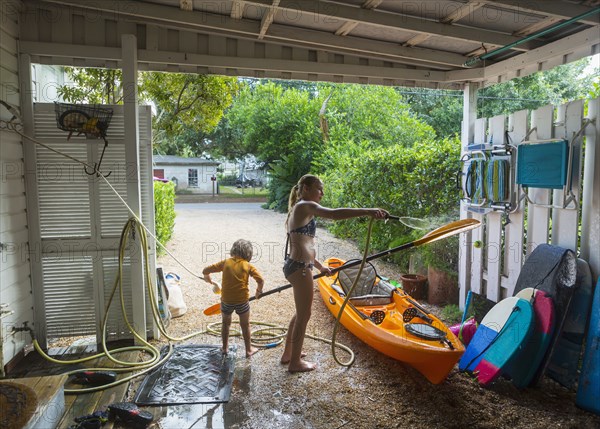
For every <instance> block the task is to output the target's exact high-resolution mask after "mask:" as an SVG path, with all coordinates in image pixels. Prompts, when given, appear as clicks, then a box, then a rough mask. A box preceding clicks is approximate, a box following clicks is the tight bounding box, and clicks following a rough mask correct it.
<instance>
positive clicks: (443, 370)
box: [319, 258, 465, 384]
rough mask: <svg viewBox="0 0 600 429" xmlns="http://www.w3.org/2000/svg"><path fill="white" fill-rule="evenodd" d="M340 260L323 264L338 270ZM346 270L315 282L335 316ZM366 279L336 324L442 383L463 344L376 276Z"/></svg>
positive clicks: (416, 304) (457, 358) (458, 355)
mask: <svg viewBox="0 0 600 429" xmlns="http://www.w3.org/2000/svg"><path fill="white" fill-rule="evenodd" d="M344 262H345V261H343V260H341V259H337V258H330V259H328V260H327V261H326V264H327V265H329V267H331V268H337V267H339V266H341V265H342V264H343V263H344ZM365 269H366V267H365ZM348 270H349V269H348ZM345 271H346V270H340V271H338V272H337V273H336V274H335V275H333V276H330V277H320V278H319V291H320V292H321V297H322V298H323V302H324V303H325V305H326V306H327V308H328V309H329V311H331V314H333V315H334V317H337V316H338V313H339V311H340V308H341V306H342V304H343V302H344V299H345V298H346V293H345V291H348V290H349V289H350V287H349V286H348V281H347V278H346V279H344V278H342V276H343V275H345V274H342V273H344V272H345ZM373 271H374V268H373ZM362 277H363V276H361V279H362ZM342 280H345V281H342ZM371 280H372V281H373V285H372V286H371V285H368V287H370V288H371V289H365V287H360V288H359V287H357V288H355V290H354V291H353V293H352V297H351V298H350V300H349V301H348V304H347V305H346V307H345V308H344V311H343V314H342V317H341V319H340V322H341V324H342V325H343V326H344V327H345V328H346V329H348V330H349V331H350V332H352V333H353V334H354V335H355V336H357V337H358V338H359V339H361V340H362V341H363V342H365V343H367V344H368V345H369V346H371V347H373V348H374V349H375V350H378V351H380V352H381V353H384V354H385V355H387V356H389V357H391V358H394V359H396V360H399V361H401V362H405V363H407V364H409V365H410V366H412V367H413V368H415V369H416V370H417V371H419V372H420V373H421V374H423V375H424V376H425V377H426V378H427V379H428V380H429V381H430V382H432V383H433V384H438V383H441V382H442V381H444V380H445V379H446V377H447V376H448V373H449V372H450V371H451V370H452V368H454V365H455V364H456V363H457V362H458V360H459V359H460V357H461V356H462V354H463V353H464V351H465V349H464V347H463V345H462V343H461V342H460V341H459V340H458V339H457V338H456V336H455V335H454V334H453V333H452V332H451V331H450V330H449V329H448V327H447V326H446V325H444V323H442V322H441V321H440V320H439V319H438V318H437V317H435V316H434V315H433V314H431V313H428V312H427V310H426V309H425V308H424V307H422V306H421V305H420V304H419V303H418V302H417V301H415V300H414V299H413V298H412V297H411V296H410V295H408V294H406V293H404V291H402V289H397V288H396V287H394V286H393V285H391V284H390V283H387V282H386V281H385V280H384V279H382V278H380V277H379V276H376V275H375V274H374V275H373V276H372V277H371V279H369V281H371ZM350 283H351V282H350ZM357 290H358V296H357V294H356V292H357ZM365 291H367V292H368V293H366V294H365Z"/></svg>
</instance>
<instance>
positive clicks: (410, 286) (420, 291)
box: [400, 274, 427, 299]
mask: <svg viewBox="0 0 600 429" xmlns="http://www.w3.org/2000/svg"><path fill="white" fill-rule="evenodd" d="M400 281H401V282H402V289H404V292H406V293H407V294H409V295H410V296H412V297H413V298H414V299H425V297H426V296H427V277H426V276H423V275H421V274H402V275H401V276H400Z"/></svg>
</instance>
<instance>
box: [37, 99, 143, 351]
mask: <svg viewBox="0 0 600 429" xmlns="http://www.w3.org/2000/svg"><path fill="white" fill-rule="evenodd" d="M109 107H111V108H112V109H113V118H112V121H111V124H110V126H109V129H108V133H107V141H108V146H107V147H106V151H105V153H104V157H103V158H102V163H101V165H100V170H101V171H102V172H103V173H104V174H107V173H108V172H109V171H110V172H111V174H110V176H109V177H108V180H109V182H110V183H111V185H112V186H113V187H114V188H115V190H116V191H117V192H118V193H119V194H120V195H121V197H122V198H123V199H124V200H125V201H127V181H128V180H131V177H129V176H128V175H127V172H128V170H127V165H126V162H125V145H124V140H123V108H122V106H109ZM150 115H151V112H150V109H149V108H146V107H144V106H142V107H140V166H139V168H140V180H141V184H140V186H141V196H142V208H141V210H142V219H143V220H144V222H145V224H146V225H147V226H148V228H150V230H151V231H152V232H153V233H154V198H153V194H152V176H151V168H150V167H151V165H150V164H151V159H152V155H151V144H150V142H151V117H150ZM34 116H35V121H34V123H35V124H36V129H35V136H36V138H37V139H39V140H40V141H42V142H43V143H45V144H47V145H48V146H49V147H51V148H53V149H56V150H58V151H60V152H63V153H66V154H68V155H69V156H72V157H73V158H76V159H79V160H81V161H84V162H86V163H87V164H89V165H95V163H99V162H100V156H101V154H102V150H103V147H104V141H103V140H88V139H85V138H84V136H75V135H72V136H71V138H70V139H69V140H68V141H67V137H68V133H67V132H64V131H62V130H59V129H58V128H57V126H56V116H55V113H54V105H53V104H36V105H35V106H34ZM36 154H37V169H36V173H37V188H38V200H39V213H38V215H39V220H40V231H39V234H40V241H41V246H40V247H41V249H42V250H41V252H42V253H41V263H42V276H43V284H42V285H41V288H42V289H43V296H44V307H45V308H44V311H45V314H46V318H45V323H46V326H45V327H44V329H43V330H42V331H43V332H46V333H47V338H48V339H50V338H58V337H70V336H80V335H97V336H98V335H100V333H101V332H100V329H101V323H102V319H103V317H104V314H105V310H106V305H107V303H108V298H109V296H110V293H111V291H112V288H113V286H114V282H115V276H116V273H117V266H118V256H119V251H118V246H119V238H120V235H121V231H122V229H123V227H124V225H125V223H126V222H127V220H128V219H129V217H130V214H129V211H128V210H127V209H126V207H125V206H124V205H123V203H122V201H121V200H120V199H119V198H118V197H117V196H116V195H115V194H114V192H113V190H112V189H110V187H109V186H108V185H107V184H106V182H105V181H104V180H103V179H102V178H99V177H97V176H96V175H91V176H90V175H88V174H86V173H85V172H84V169H83V166H81V164H78V163H77V162H75V161H72V160H69V159H67V158H65V157H64V156H61V155H59V154H56V153H54V152H51V151H49V150H48V149H46V148H43V147H41V146H37V150H36ZM90 172H91V171H90ZM151 243H152V244H151V252H150V256H149V260H150V265H151V274H152V278H153V279H154V277H155V252H154V245H153V241H152V242H151ZM153 283H155V281H154V280H153ZM122 284H123V290H124V301H125V307H126V311H127V317H128V318H129V320H130V321H132V297H131V269H130V262H129V258H125V261H124V268H123V278H122ZM145 299H146V302H147V304H146V307H147V309H148V312H147V313H148V315H151V312H150V308H149V305H148V301H147V299H148V298H147V297H145ZM147 321H148V325H147V328H146V329H147V330H148V329H151V328H152V327H153V322H152V318H151V317H148V318H147ZM107 325H108V339H109V340H115V339H121V338H132V335H131V333H130V332H129V329H128V327H127V326H126V323H125V318H124V316H123V314H122V311H121V304H120V296H119V294H117V295H116V296H115V298H114V299H113V303H112V305H111V307H110V311H109V313H108V319H107ZM97 340H98V341H99V340H100V338H99V337H97Z"/></svg>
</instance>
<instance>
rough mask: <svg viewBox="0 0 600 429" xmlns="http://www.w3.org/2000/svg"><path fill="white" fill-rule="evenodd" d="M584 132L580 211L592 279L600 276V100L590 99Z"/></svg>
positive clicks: (583, 254)
mask: <svg viewBox="0 0 600 429" xmlns="http://www.w3.org/2000/svg"><path fill="white" fill-rule="evenodd" d="M588 118H589V119H592V120H594V119H595V121H596V122H595V123H591V124H589V125H588V126H587V127H586V129H585V136H586V146H585V167H584V176H583V196H582V203H583V205H582V208H581V258H582V259H584V260H586V261H587V262H588V263H589V264H590V268H591V270H592V276H593V278H594V279H597V278H598V276H600V98H596V99H594V100H590V102H589V110H588Z"/></svg>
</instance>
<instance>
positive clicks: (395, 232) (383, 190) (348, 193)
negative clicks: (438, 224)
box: [322, 139, 460, 262]
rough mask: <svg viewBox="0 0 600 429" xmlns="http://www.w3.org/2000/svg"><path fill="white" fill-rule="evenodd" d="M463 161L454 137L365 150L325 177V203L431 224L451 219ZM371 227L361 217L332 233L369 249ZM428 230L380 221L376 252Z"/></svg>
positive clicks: (336, 224) (374, 240) (375, 234)
mask: <svg viewBox="0 0 600 429" xmlns="http://www.w3.org/2000/svg"><path fill="white" fill-rule="evenodd" d="M459 157H460V143H459V142H458V140H454V139H450V140H442V141H433V142H432V141H428V142H416V143H415V144H414V145H413V146H411V147H403V146H400V145H397V146H390V147H383V148H382V147H379V148H374V149H367V148H363V150H361V151H360V154H359V155H357V156H356V155H354V156H347V157H344V158H343V159H342V158H341V157H340V158H339V159H337V160H336V162H335V163H336V164H337V165H336V167H337V168H333V169H330V170H328V171H327V172H326V173H325V174H323V175H322V178H323V181H324V183H325V196H324V198H323V204H324V205H325V206H328V207H382V208H385V209H387V210H389V211H390V213H392V214H394V215H397V216H410V217H416V218H423V219H427V220H431V219H436V218H439V217H446V216H447V215H448V213H450V212H454V211H455V210H456V207H458V205H459V198H460V196H459V192H458V190H457V189H456V172H457V171H458V169H459V168H460V161H459ZM367 226H368V222H367V219H365V218H358V219H349V220H345V221H339V222H334V223H333V224H332V228H331V229H332V231H333V232H334V233H335V234H336V235H339V236H340V237H346V238H352V239H354V240H356V241H357V242H358V243H359V245H361V246H364V240H365V236H366V230H367ZM425 232H426V231H422V230H413V229H410V228H408V227H407V226H405V225H403V224H401V223H400V222H393V221H390V222H387V223H384V222H375V223H374V225H373V235H372V238H371V239H372V242H371V246H372V248H373V250H382V249H387V248H389V247H393V246H398V245H400V244H403V243H407V242H410V241H413V240H415V239H417V238H420V237H421V236H423V235H424V233H425ZM363 248H364V247H363ZM397 258H398V259H405V255H400V254H398V256H397ZM397 262H402V261H400V260H397Z"/></svg>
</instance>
